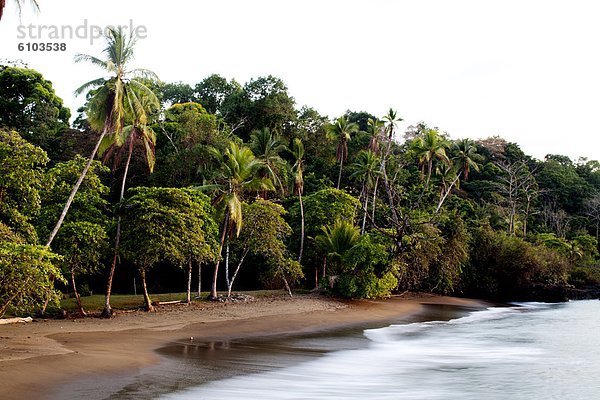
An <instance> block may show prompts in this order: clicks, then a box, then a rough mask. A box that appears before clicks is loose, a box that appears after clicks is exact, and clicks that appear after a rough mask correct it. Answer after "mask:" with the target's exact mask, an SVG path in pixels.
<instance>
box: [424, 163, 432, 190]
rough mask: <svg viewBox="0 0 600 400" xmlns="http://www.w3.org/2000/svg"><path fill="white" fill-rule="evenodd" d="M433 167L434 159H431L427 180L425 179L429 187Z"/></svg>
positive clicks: (428, 164) (426, 186)
mask: <svg viewBox="0 0 600 400" xmlns="http://www.w3.org/2000/svg"><path fill="white" fill-rule="evenodd" d="M432 169H433V159H430V160H429V162H428V163H427V181H425V188H428V187H429V180H430V179H431V170H432Z"/></svg>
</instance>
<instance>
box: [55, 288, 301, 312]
mask: <svg viewBox="0 0 600 400" xmlns="http://www.w3.org/2000/svg"><path fill="white" fill-rule="evenodd" d="M309 292H310V291H307V290H298V291H294V293H295V294H306V293H309ZM243 293H245V294H248V295H250V296H253V297H256V298H266V297H286V296H287V295H288V294H287V292H285V291H284V290H253V291H245V292H243ZM219 294H221V295H226V294H227V293H226V292H220V293H219ZM194 296H195V294H194V293H192V299H193V297H194ZM206 296H208V293H207V292H204V293H202V298H201V299H196V300H194V302H199V301H208V300H206ZM150 298H151V299H152V301H173V300H185V299H186V293H159V294H151V295H150ZM81 302H82V303H83V308H85V309H86V311H102V309H103V308H104V295H103V294H95V295H92V296H82V297H81ZM110 305H111V307H112V308H114V309H117V310H132V309H137V308H142V307H144V296H142V295H141V294H138V295H137V296H136V295H132V294H113V295H112V296H110ZM61 308H62V309H65V310H67V311H77V310H78V308H77V302H76V301H75V298H68V299H64V300H62V301H61Z"/></svg>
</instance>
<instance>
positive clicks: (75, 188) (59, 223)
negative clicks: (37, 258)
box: [46, 117, 110, 247]
mask: <svg viewBox="0 0 600 400" xmlns="http://www.w3.org/2000/svg"><path fill="white" fill-rule="evenodd" d="M109 118H110V117H109ZM107 128H108V118H107V120H106V123H105V128H104V130H103V131H102V134H101V135H100V137H99V138H98V142H96V146H94V150H93V151H92V154H90V158H89V159H88V162H87V164H86V165H85V168H84V169H83V171H82V172H81V175H79V179H77V182H76V183H75V186H73V189H72V190H71V194H70V195H69V198H68V199H67V203H66V204H65V206H64V208H63V210H62V212H61V214H60V217H59V218H58V221H57V222H56V225H55V226H54V229H52V232H51V233H50V237H49V238H48V241H47V242H46V247H50V244H51V243H52V241H53V240H54V238H55V237H56V234H57V233H58V230H59V229H60V227H61V226H62V224H63V222H64V220H65V217H66V216H67V212H68V211H69V208H70V207H71V203H73V199H74V198H75V195H76V194H77V191H78V190H79V186H81V182H83V179H84V178H85V176H86V175H87V173H88V171H89V169H90V167H91V166H92V161H94V158H96V153H98V148H99V147H100V143H102V139H104V136H106V133H107Z"/></svg>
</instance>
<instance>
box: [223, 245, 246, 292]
mask: <svg viewBox="0 0 600 400" xmlns="http://www.w3.org/2000/svg"><path fill="white" fill-rule="evenodd" d="M247 254H248V249H247V248H246V249H244V252H243V253H242V258H240V262H239V263H238V265H237V267H236V269H235V272H234V273H233V276H232V277H231V281H228V282H227V297H228V298H229V297H231V289H233V281H234V280H235V277H236V276H237V274H238V272H239V271H240V268H241V267H242V263H243V262H244V259H245V258H246V255H247Z"/></svg>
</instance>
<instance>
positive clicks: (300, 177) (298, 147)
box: [290, 138, 304, 263]
mask: <svg viewBox="0 0 600 400" xmlns="http://www.w3.org/2000/svg"><path fill="white" fill-rule="evenodd" d="M290 153H292V157H294V165H293V166H292V172H293V174H294V194H295V195H296V196H298V202H299V204H300V218H301V221H300V250H299V251H298V262H299V263H300V262H302V253H303V252H304V203H303V202H302V194H303V193H304V144H303V143H302V140H300V139H299V138H295V139H294V142H293V143H292V149H291V151H290Z"/></svg>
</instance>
